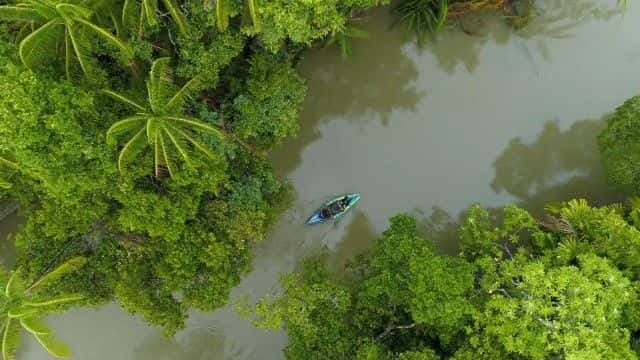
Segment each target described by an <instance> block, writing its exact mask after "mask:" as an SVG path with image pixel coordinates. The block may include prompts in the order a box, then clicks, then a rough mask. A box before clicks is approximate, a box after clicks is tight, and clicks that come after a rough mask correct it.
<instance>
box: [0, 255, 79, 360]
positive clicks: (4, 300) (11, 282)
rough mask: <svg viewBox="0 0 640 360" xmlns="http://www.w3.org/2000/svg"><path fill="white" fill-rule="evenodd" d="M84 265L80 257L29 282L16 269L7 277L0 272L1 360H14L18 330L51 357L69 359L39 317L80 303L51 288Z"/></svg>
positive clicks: (60, 344)
mask: <svg viewBox="0 0 640 360" xmlns="http://www.w3.org/2000/svg"><path fill="white" fill-rule="evenodd" d="M85 262H86V259H85V258H83V257H75V258H72V259H69V260H67V261H66V262H64V263H62V264H61V265H59V266H58V267H56V268H55V269H53V270H51V271H49V272H47V273H46V274H44V275H42V276H40V277H39V278H37V279H35V280H33V281H28V279H26V278H25V277H24V276H23V274H22V273H21V270H20V269H19V268H18V269H16V270H14V271H13V272H12V273H11V274H9V273H8V272H7V271H6V270H4V269H2V268H0V289H2V292H1V293H0V323H1V324H2V326H1V327H0V338H1V339H2V342H1V344H2V345H1V351H2V359H4V360H11V359H14V356H15V353H16V350H17V348H18V344H19V341H20V331H21V329H24V330H26V331H27V332H28V333H29V334H31V335H33V336H34V337H35V338H36V339H37V340H38V342H39V343H40V345H42V347H43V348H44V349H45V350H47V352H48V353H49V354H51V355H52V356H54V357H57V358H68V357H70V356H71V351H70V350H69V347H68V346H67V345H66V344H64V343H62V342H60V341H59V340H57V339H56V337H55V335H54V334H53V331H52V330H51V329H50V328H49V327H48V326H47V325H46V324H45V323H44V322H43V321H42V317H43V316H45V315H46V314H48V313H51V312H55V311H60V310H62V309H64V308H66V307H67V306H69V305H70V304H72V303H74V302H77V301H78V300H80V299H82V296H81V295H78V294H68V293H67V294H65V293H60V292H59V291H58V290H57V289H56V288H55V287H54V286H53V285H55V283H56V281H59V280H60V279H61V278H62V277H63V276H65V275H67V274H69V273H71V272H73V271H76V270H77V269H79V268H81V267H82V266H83V265H84V264H85Z"/></svg>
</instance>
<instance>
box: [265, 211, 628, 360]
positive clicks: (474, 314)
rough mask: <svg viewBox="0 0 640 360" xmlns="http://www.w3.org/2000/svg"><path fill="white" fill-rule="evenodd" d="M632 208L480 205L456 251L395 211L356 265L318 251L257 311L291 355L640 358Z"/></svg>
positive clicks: (470, 216) (464, 227) (471, 214)
mask: <svg viewBox="0 0 640 360" xmlns="http://www.w3.org/2000/svg"><path fill="white" fill-rule="evenodd" d="M620 210H621V208H620V207H617V206H610V207H604V208H592V207H590V206H588V205H587V204H586V202H584V201H577V200H575V201H571V202H569V203H567V204H563V205H562V206H560V207H550V208H549V211H550V214H548V215H547V216H546V217H545V220H538V221H537V220H535V219H534V218H533V217H532V216H531V215H530V214H529V213H528V212H526V211H525V210H523V209H520V208H517V207H514V206H508V207H506V208H504V210H503V212H502V213H501V214H500V219H501V221H499V222H498V221H497V219H496V218H495V217H492V216H491V215H490V213H489V212H488V211H486V210H485V209H483V208H481V207H479V206H474V207H472V209H471V210H470V212H469V214H468V216H467V218H466V219H465V221H464V222H463V224H462V225H461V228H460V241H461V252H460V253H459V254H458V255H456V256H452V255H438V254H436V253H435V252H434V250H433V249H432V245H431V244H430V242H429V241H428V240H426V239H424V238H423V237H422V236H421V235H420V232H419V229H418V226H417V223H416V221H415V220H414V219H413V218H411V217H410V216H408V215H399V216H395V217H393V218H391V221H390V222H391V225H390V228H389V229H388V230H386V231H385V232H384V233H383V235H382V237H381V238H380V239H378V240H376V242H375V243H374V244H373V246H372V248H371V250H369V251H368V252H367V253H365V254H364V255H362V256H359V257H357V258H356V259H354V260H353V262H352V263H351V265H350V266H349V267H348V270H349V271H348V274H349V276H347V277H346V278H345V277H337V276H335V275H333V274H332V273H330V272H329V270H328V269H326V268H325V267H324V265H323V261H322V260H321V259H316V260H307V261H306V262H305V265H304V266H303V267H302V268H301V269H300V270H298V271H297V272H295V273H293V274H288V275H285V276H283V278H282V279H283V280H282V285H283V288H284V292H283V293H282V294H281V295H279V296H277V297H275V298H265V299H263V300H261V301H260V302H259V303H258V304H257V306H256V307H255V308H254V312H253V314H254V315H256V316H257V323H258V324H259V325H261V326H267V327H268V326H271V327H279V326H281V327H284V328H285V329H286V330H287V332H288V333H289V337H290V344H289V346H288V347H287V349H286V350H285V354H286V355H287V358H290V359H307V358H315V356H316V355H319V357H320V358H356V359H438V358H451V359H459V360H462V359H478V358H480V359H497V358H499V359H543V358H555V357H562V358H567V359H595V358H601V359H604V358H606V359H635V358H636V357H637V354H636V353H634V351H633V350H632V346H631V345H632V344H633V343H635V342H636V341H637V338H638V330H639V329H640V322H639V321H638V319H639V318H640V317H639V316H638V310H637V304H638V301H640V300H639V298H638V290H637V289H638V285H639V284H640V283H638V271H637V270H636V267H635V266H636V265H635V261H634V260H632V259H634V258H637V255H635V251H636V250H633V249H638V248H640V243H638V241H640V231H638V230H637V229H636V228H634V227H633V226H631V225H630V224H629V223H627V221H626V219H625V218H623V217H622V215H621V214H622V212H621V211H620ZM550 218H553V219H556V221H555V223H561V224H565V225H564V226H560V227H556V226H552V224H553V223H554V222H553V221H551V220H550ZM622 249H626V250H627V252H628V251H629V249H632V250H631V254H630V255H628V256H627V254H626V253H625V252H624V251H623V250H622Z"/></svg>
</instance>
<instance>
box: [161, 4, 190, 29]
mask: <svg viewBox="0 0 640 360" xmlns="http://www.w3.org/2000/svg"><path fill="white" fill-rule="evenodd" d="M162 2H163V3H164V7H165V8H167V10H169V14H171V18H172V19H173V22H174V23H176V26H177V27H178V30H179V31H180V33H181V34H183V35H184V34H186V33H187V32H188V31H189V23H187V18H186V17H185V16H184V14H183V13H182V11H180V8H179V7H178V5H177V4H176V3H175V2H174V1H173V0H162Z"/></svg>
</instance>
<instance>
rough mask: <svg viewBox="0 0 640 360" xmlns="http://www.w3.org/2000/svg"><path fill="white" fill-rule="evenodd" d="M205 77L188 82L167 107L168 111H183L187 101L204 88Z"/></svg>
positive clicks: (197, 77)
mask: <svg viewBox="0 0 640 360" xmlns="http://www.w3.org/2000/svg"><path fill="white" fill-rule="evenodd" d="M202 79H203V76H196V77H194V78H193V79H191V80H189V81H187V83H186V84H184V86H182V88H180V90H178V91H177V92H176V93H175V95H173V97H171V99H169V101H168V102H167V104H166V105H165V108H166V109H177V110H178V109H181V108H182V107H183V106H184V103H185V101H186V100H187V99H189V98H190V97H191V96H193V94H195V93H196V92H198V91H200V90H201V89H202V86H203V81H202Z"/></svg>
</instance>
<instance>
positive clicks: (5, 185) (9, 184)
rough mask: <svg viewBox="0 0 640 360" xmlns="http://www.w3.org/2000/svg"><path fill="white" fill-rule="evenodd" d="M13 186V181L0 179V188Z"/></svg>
mask: <svg viewBox="0 0 640 360" xmlns="http://www.w3.org/2000/svg"><path fill="white" fill-rule="evenodd" d="M12 186H13V185H11V183H9V182H6V181H4V180H2V179H0V189H11V187H12Z"/></svg>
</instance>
